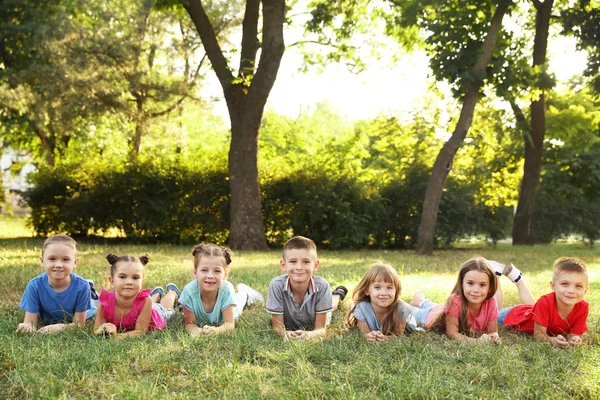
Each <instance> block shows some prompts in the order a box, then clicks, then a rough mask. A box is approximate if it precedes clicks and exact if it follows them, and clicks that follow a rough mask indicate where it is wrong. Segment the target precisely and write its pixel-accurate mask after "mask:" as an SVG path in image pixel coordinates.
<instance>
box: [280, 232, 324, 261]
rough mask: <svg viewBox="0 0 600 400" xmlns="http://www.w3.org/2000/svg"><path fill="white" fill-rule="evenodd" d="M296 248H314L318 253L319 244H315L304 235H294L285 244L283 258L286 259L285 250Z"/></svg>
mask: <svg viewBox="0 0 600 400" xmlns="http://www.w3.org/2000/svg"><path fill="white" fill-rule="evenodd" d="M294 249H302V250H312V251H314V252H315V254H317V245H315V242H313V241H312V240H311V239H309V238H306V237H304V236H294V237H293V238H291V239H290V240H288V241H287V242H285V244H284V245H283V259H284V260H285V252H286V251H287V250H294Z"/></svg>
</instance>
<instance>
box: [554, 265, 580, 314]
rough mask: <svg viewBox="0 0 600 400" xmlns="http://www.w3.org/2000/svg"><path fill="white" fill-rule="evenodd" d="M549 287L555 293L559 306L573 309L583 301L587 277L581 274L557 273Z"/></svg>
mask: <svg viewBox="0 0 600 400" xmlns="http://www.w3.org/2000/svg"><path fill="white" fill-rule="evenodd" d="M550 287H552V291H554V292H555V293H556V302H557V304H558V305H559V306H564V307H573V306H574V305H575V304H577V303H579V302H580V301H582V300H583V296H585V293H586V292H587V288H588V277H587V275H586V274H584V273H581V272H570V271H563V272H559V273H558V274H556V277H555V278H554V280H553V281H552V282H550Z"/></svg>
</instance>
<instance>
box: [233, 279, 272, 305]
mask: <svg viewBox="0 0 600 400" xmlns="http://www.w3.org/2000/svg"><path fill="white" fill-rule="evenodd" d="M237 290H238V292H244V293H246V294H247V295H248V300H246V306H248V307H249V306H251V305H252V304H255V303H256V304H261V303H264V302H265V298H264V297H263V295H262V294H260V292H259V291H258V290H254V289H252V288H251V287H250V286H248V285H246V284H244V283H240V284H239V285H237Z"/></svg>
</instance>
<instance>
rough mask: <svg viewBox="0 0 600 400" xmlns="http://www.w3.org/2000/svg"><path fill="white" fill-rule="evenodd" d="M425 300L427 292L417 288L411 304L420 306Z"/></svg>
mask: <svg viewBox="0 0 600 400" xmlns="http://www.w3.org/2000/svg"><path fill="white" fill-rule="evenodd" d="M424 301H425V294H424V293H423V292H421V291H420V290H417V291H416V292H415V294H414V296H413V298H412V300H411V301H410V305H411V306H415V307H420V306H421V304H423V302H424Z"/></svg>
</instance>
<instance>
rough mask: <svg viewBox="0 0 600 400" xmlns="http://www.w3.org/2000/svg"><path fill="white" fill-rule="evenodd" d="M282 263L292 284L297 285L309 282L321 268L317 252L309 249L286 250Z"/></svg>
mask: <svg viewBox="0 0 600 400" xmlns="http://www.w3.org/2000/svg"><path fill="white" fill-rule="evenodd" d="M280 264H281V268H283V270H284V271H285V273H286V274H287V275H288V277H289V278H290V281H291V282H292V284H297V285H302V284H305V283H307V282H308V281H309V280H310V278H312V276H313V274H314V273H315V271H317V270H318V269H319V260H318V259H317V254H316V253H315V252H314V251H312V250H309V249H289V250H286V251H285V253H284V259H283V260H281V261H280Z"/></svg>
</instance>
